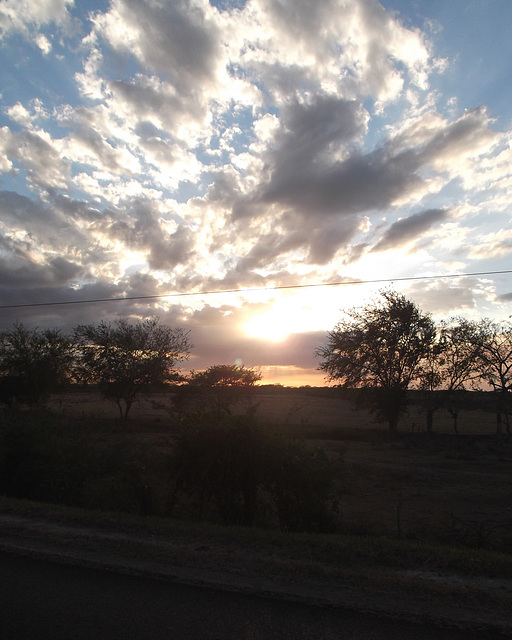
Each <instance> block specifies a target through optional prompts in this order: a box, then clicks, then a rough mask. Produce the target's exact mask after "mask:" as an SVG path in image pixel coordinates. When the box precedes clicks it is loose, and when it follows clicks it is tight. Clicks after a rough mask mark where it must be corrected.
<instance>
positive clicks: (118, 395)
mask: <svg viewBox="0 0 512 640" xmlns="http://www.w3.org/2000/svg"><path fill="white" fill-rule="evenodd" d="M75 335H76V337H77V340H78V341H79V344H80V365H81V369H82V373H83V377H84V379H86V380H89V381H91V382H95V383H97V384H98V385H99V387H100V390H101V392H102V394H103V396H104V397H106V398H108V399H110V400H113V401H114V402H115V403H116V404H117V406H118V407H119V413H120V416H121V419H123V420H127V419H128V414H129V412H130V408H131V406H132V404H133V402H134V401H135V400H136V399H137V398H138V397H139V396H140V395H141V394H143V393H145V392H147V391H148V390H149V388H150V386H151V385H154V384H159V383H163V382H166V381H171V380H173V378H174V377H175V376H176V375H177V369H176V363H177V362H179V361H182V360H185V359H186V358H188V355H189V351H190V349H191V348H192V345H191V344H190V343H189V341H188V334H187V333H186V332H185V331H183V329H179V328H172V327H170V326H168V325H161V324H159V320H158V318H152V319H148V320H141V321H138V322H136V323H129V322H128V320H126V319H121V320H117V321H116V322H114V323H110V322H100V323H99V324H98V325H93V324H89V325H79V326H78V327H76V329H75Z"/></svg>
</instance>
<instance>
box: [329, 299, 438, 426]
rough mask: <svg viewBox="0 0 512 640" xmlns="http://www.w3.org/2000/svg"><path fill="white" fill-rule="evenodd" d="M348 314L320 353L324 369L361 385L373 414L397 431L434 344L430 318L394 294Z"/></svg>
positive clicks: (344, 383) (349, 383)
mask: <svg viewBox="0 0 512 640" xmlns="http://www.w3.org/2000/svg"><path fill="white" fill-rule="evenodd" d="M380 295H381V300H377V301H375V302H373V303H371V304H368V305H367V306H365V307H363V308H360V309H358V308H354V309H351V310H349V311H348V312H347V314H346V315H347V318H346V319H344V320H342V321H341V322H339V323H338V324H337V325H336V327H335V328H334V330H333V331H331V332H329V334H328V340H327V344H326V345H325V346H324V347H320V348H319V349H317V355H318V356H320V357H321V358H323V362H322V363H321V364H320V366H319V369H320V370H321V371H325V373H326V374H327V376H328V378H329V380H331V381H332V380H340V381H341V384H342V386H343V387H346V388H352V387H360V388H362V389H363V390H364V394H363V397H364V401H365V403H366V404H367V407H368V408H369V410H370V411H371V412H372V413H373V414H374V415H375V416H376V417H377V419H378V420H383V421H386V422H387V423H388V426H389V430H390V431H395V430H396V429H397V427H398V420H399V418H400V416H401V415H402V413H403V412H404V411H405V409H406V407H407V390H408V388H409V387H410V385H411V383H412V382H413V381H414V380H415V379H416V377H417V375H418V373H419V367H420V364H421V362H422V361H423V360H424V358H425V357H426V355H427V354H428V352H429V350H430V348H431V347H432V344H433V342H434V340H435V335H436V331H435V325H434V323H433V321H432V319H431V318H430V316H428V315H425V314H423V313H422V312H421V311H420V310H419V309H418V307H417V306H416V305H415V304H414V303H413V302H411V301H410V300H407V299H406V298H405V297H404V296H403V295H401V294H399V293H397V292H395V291H388V290H386V291H382V292H381V294H380Z"/></svg>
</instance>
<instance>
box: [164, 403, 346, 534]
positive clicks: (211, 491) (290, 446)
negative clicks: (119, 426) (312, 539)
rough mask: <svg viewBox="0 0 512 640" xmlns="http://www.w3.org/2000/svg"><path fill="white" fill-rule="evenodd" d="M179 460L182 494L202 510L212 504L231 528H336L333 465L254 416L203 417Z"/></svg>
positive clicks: (187, 432)
mask: <svg viewBox="0 0 512 640" xmlns="http://www.w3.org/2000/svg"><path fill="white" fill-rule="evenodd" d="M174 461H175V463H174V470H175V472H176V477H175V481H176V488H177V491H179V492H184V493H187V494H189V495H191V496H195V497H196V498H198V500H199V503H200V507H201V508H202V507H204V506H205V505H207V504H208V503H210V502H213V503H214V504H215V506H216V508H217V511H218V514H219V516H220V518H221V520H222V521H223V522H224V523H225V524H243V525H252V524H254V523H255V522H261V521H262V520H264V519H265V518H266V519H267V520H268V519H271V520H274V521H276V522H277V523H278V524H279V526H280V527H281V528H282V529H284V530H288V531H320V532H324V531H329V530H332V529H333V528H334V527H335V516H336V508H335V507H336V499H335V495H336V491H335V478H336V466H335V465H334V463H333V462H332V461H330V460H329V459H328V458H327V455H326V454H325V453H324V452H322V451H318V450H312V449H310V448H308V447H306V446H305V445H303V444H301V443H298V442H295V441H292V440H286V439H284V438H281V437H278V436H275V435H273V434H271V433H270V432H269V431H268V430H267V429H265V428H264V427H263V426H262V425H260V424H259V423H258V422H256V421H255V420H254V419H252V418H251V417H249V416H232V417H226V416H221V415H218V414H215V413H212V414H207V415H203V416H201V417H200V418H198V419H197V421H196V422H195V424H194V425H193V426H189V427H185V428H184V429H183V431H182V433H181V435H180V436H179V438H178V442H177V446H176V450H175V453H174Z"/></svg>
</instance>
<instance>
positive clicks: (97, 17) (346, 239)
mask: <svg viewBox="0 0 512 640" xmlns="http://www.w3.org/2000/svg"><path fill="white" fill-rule="evenodd" d="M216 4H219V3H210V2H207V1H206V0H192V1H188V0H187V1H185V0H173V1H172V2H167V1H164V0H112V1H111V2H107V1H105V2H98V3H96V4H95V6H94V9H92V10H91V9H87V8H86V7H85V6H84V5H82V4H81V3H75V2H73V0H51V1H50V0H45V1H41V0H38V1H37V2H36V1H35V0H31V1H29V0H20V1H19V2H14V1H11V0H4V2H3V3H0V38H1V39H2V47H3V49H2V51H3V53H4V54H6V53H7V52H9V51H10V49H9V47H11V46H12V47H19V46H21V45H19V43H18V41H17V40H16V38H17V37H19V36H21V38H22V40H25V42H26V43H27V44H26V45H24V46H26V47H27V49H26V51H27V52H29V51H30V53H27V54H26V55H27V56H29V55H30V56H36V57H35V58H31V59H30V60H31V63H30V64H29V62H27V61H28V60H29V58H28V57H27V60H25V61H24V60H23V59H21V60H20V61H19V62H18V61H16V65H19V69H18V70H17V73H18V74H19V75H20V77H23V74H25V80H26V82H25V87H24V89H23V90H21V89H20V88H19V87H18V89H17V91H16V92H14V89H13V92H14V93H11V92H10V90H9V87H7V89H6V90H5V91H4V93H3V94H2V96H1V97H0V100H1V103H0V118H1V120H0V125H1V126H0V172H1V173H0V189H2V191H1V192H0V276H1V277H0V280H1V283H2V284H1V287H0V302H1V303H2V304H21V303H24V302H27V301H36V302H40V301H45V300H79V299H91V298H95V297H98V298H111V297H119V296H127V295H131V296H137V295H146V296H148V295H149V296H151V295H162V294H165V293H169V292H177V291H186V292H192V291H201V290H202V291H204V290H222V289H232V288H233V289H235V288H250V287H262V286H283V285H296V284H301V283H311V282H322V281H340V280H342V279H343V278H347V279H349V280H359V279H360V280H365V279H377V278H376V270H377V271H378V273H377V276H381V277H387V276H389V277H393V276H395V277H397V278H400V277H402V276H410V275H420V276H421V275H433V274H438V273H441V274H442V273H452V272H454V271H453V270H456V271H484V270H489V269H493V268H494V266H495V265H496V269H498V268H501V269H505V268H506V266H507V262H506V261H507V258H508V256H509V255H510V251H511V246H512V239H511V237H510V232H508V227H509V226H510V198H509V193H510V186H511V183H512V174H511V169H510V167H511V166H512V165H511V162H510V160H511V148H512V145H511V135H512V134H511V133H510V131H506V130H505V129H506V127H504V126H503V125H502V124H501V123H500V124H498V123H497V122H496V119H495V118H494V117H493V116H492V115H491V111H490V109H489V108H488V107H486V106H484V105H475V104H468V105H461V106H460V107H459V106H458V105H459V102H458V100H457V99H456V98H454V97H453V96H441V95H440V93H439V91H438V90H434V89H433V88H432V84H433V83H435V81H437V79H439V78H440V77H441V76H442V74H443V73H445V72H446V70H447V69H449V68H450V64H451V61H450V60H447V59H440V58H439V57H437V55H436V47H435V38H436V33H435V32H434V31H432V30H429V32H428V33H427V32H426V31H422V30H420V28H417V27H407V26H406V25H405V23H404V22H403V21H402V20H400V18H399V16H398V15H397V14H395V13H393V12H390V11H387V10H385V9H384V8H383V7H382V6H381V5H380V4H379V3H378V2H377V1H376V0H350V1H349V2H345V1H341V0H320V1H318V2H309V1H305V0H304V1H303V0H269V1H267V0H265V1H263V0H248V1H247V2H241V3H236V2H232V3H231V2H228V3H222V7H223V8H222V9H221V8H218V7H217V6H215V5H216ZM28 43H30V44H28ZM33 45H35V48H34V46H33ZM13 50H14V49H13ZM0 55H2V52H1V51H0ZM31 65H32V67H33V68H34V70H32V68H31ZM57 72H58V74H61V75H60V76H58V77H61V78H65V82H62V83H61V84H60V85H59V90H58V91H50V90H49V89H48V90H47V89H41V87H42V86H43V85H48V86H49V85H50V81H51V78H52V77H53V76H52V74H54V73H57ZM36 73H39V74H40V75H41V77H40V78H37V82H35V76H34V75H33V74H36ZM45 74H46V76H45ZM46 80H47V81H46ZM443 105H444V106H443ZM384 252H386V253H384ZM383 260H385V261H386V262H383ZM379 261H380V262H379ZM412 268H414V269H415V270H416V271H417V272H415V273H414V274H411V272H410V269H412ZM506 286H507V285H506V284H502V285H501V289H500V291H496V290H495V289H494V285H493V284H492V283H489V282H486V281H484V280H474V281H470V280H464V281H460V282H458V283H455V282H453V283H452V282H451V283H449V284H448V283H446V282H435V283H430V284H428V285H427V284H426V283H418V285H417V286H416V287H413V288H411V289H410V291H411V293H412V294H413V295H414V296H415V299H417V300H418V301H419V302H421V303H424V305H425V307H426V308H427V310H430V311H432V312H433V313H439V314H446V313H448V312H450V311H452V310H454V311H461V310H465V311H467V312H468V313H474V314H477V313H478V312H479V311H480V310H487V309H488V307H489V305H490V304H495V305H497V308H499V309H500V310H501V309H503V308H505V307H506V304H507V302H508V300H509V295H510V294H509V292H508V291H506V290H502V289H503V287H505V288H506ZM254 295H255V294H246V295H243V294H240V295H239V296H238V298H237V302H236V304H234V303H232V302H228V303H226V304H224V303H223V302H221V301H219V302H215V303H213V302H212V301H211V299H208V298H197V299H194V300H193V301H192V300H191V306H190V307H186V306H184V305H185V303H184V302H179V303H176V304H174V302H173V303H172V304H171V301H168V302H165V301H159V300H154V301H152V302H151V303H147V304H146V305H144V304H142V303H140V304H139V303H138V302H136V301H133V302H132V303H130V304H128V303H126V304H125V303H123V305H124V306H123V305H120V306H119V307H118V308H116V309H115V310H114V309H113V307H111V308H110V309H107V308H106V307H101V308H100V307H98V308H97V310H96V311H92V310H90V309H88V310H87V311H85V310H84V309H85V307H84V308H80V309H78V306H70V307H69V308H68V307H66V308H64V307H62V308H61V311H62V314H61V315H59V316H58V317H60V318H62V319H63V320H64V321H65V322H66V323H68V324H72V322H73V318H78V317H80V318H82V316H83V315H85V316H87V315H90V317H91V319H98V317H109V315H111V314H112V313H115V314H122V313H127V314H129V315H130V314H131V315H133V316H137V315H141V314H142V315H144V314H151V313H154V312H156V313H158V314H159V315H162V317H165V318H167V319H168V320H169V321H170V322H178V321H182V322H183V323H186V325H187V326H188V327H190V328H191V329H192V331H193V334H194V335H193V338H192V341H193V342H194V343H195V344H196V345H200V349H201V355H197V356H194V357H195V358H196V360H197V362H201V363H202V366H203V365H204V366H208V365H209V364H211V363H212V362H226V361H234V359H236V358H243V359H244V362H245V361H246V360H247V363H248V364H250V366H252V365H253V364H254V365H256V364H261V365H262V366H263V365H264V366H273V367H284V366H292V365H294V366H296V367H298V369H299V370H300V371H302V370H303V369H304V368H305V369H307V368H308V367H309V368H310V369H311V367H312V353H313V352H314V348H315V346H318V341H319V340H320V341H321V339H320V333H321V331H324V330H325V329H328V328H329V327H328V326H327V327H326V326H323V324H322V322H321V320H320V319H319V320H318V326H317V327H310V328H309V329H307V330H304V331H299V332H297V333H295V334H292V335H290V336H289V338H287V339H285V340H282V341H280V342H278V343H276V342H274V343H272V344H271V345H269V344H268V343H267V342H265V340H264V339H263V338H258V339H256V338H250V337H248V336H247V334H246V332H244V331H243V330H242V329H240V327H243V325H244V323H245V322H247V321H248V319H249V318H250V317H251V316H254V314H256V313H259V312H261V311H262V309H261V308H259V307H257V305H258V304H260V305H264V307H265V309H267V310H271V309H272V305H273V304H274V302H275V301H272V300H271V299H269V300H265V301H264V302H254ZM304 295H305V296H306V295H307V293H306V292H304ZM322 304H323V305H325V309H326V311H325V313H324V316H325V317H328V318H331V317H332V309H333V308H334V307H335V305H336V304H338V303H336V302H334V301H333V299H332V296H329V294H328V293H326V294H325V299H324V301H322V302H321V303H319V305H320V306H321V305H322ZM338 306H339V305H338ZM298 308H300V307H298ZM13 313H14V312H13ZM27 313H30V314H32V313H35V311H34V312H33V311H27ZM40 313H46V316H45V318H46V320H45V321H47V322H50V321H51V320H52V319H55V318H56V317H57V316H56V315H54V314H53V315H52V312H51V311H50V310H48V311H43V310H40ZM10 318H11V316H10V315H9V314H7V315H6V322H7V321H9V320H10ZM301 341H302V342H301ZM315 341H316V344H313V342H315ZM197 349H198V354H199V347H197ZM208 358H210V360H209V361H207V360H208ZM313 366H314V365H313Z"/></svg>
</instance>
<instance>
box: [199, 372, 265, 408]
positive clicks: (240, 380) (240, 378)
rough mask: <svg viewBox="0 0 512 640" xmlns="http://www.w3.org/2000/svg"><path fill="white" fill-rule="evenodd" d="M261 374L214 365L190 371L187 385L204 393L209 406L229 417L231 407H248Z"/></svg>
mask: <svg viewBox="0 0 512 640" xmlns="http://www.w3.org/2000/svg"><path fill="white" fill-rule="evenodd" d="M259 380H261V373H259V372H258V371H255V370H254V369H250V368H248V367H244V366H243V365H236V364H216V365H213V366H211V367H209V368H208V369H206V370H205V371H192V372H191V374H190V379H189V383H190V385H191V386H192V387H195V388H200V389H201V391H202V392H203V393H206V394H207V396H208V398H209V401H210V404H211V405H213V407H214V408H215V409H219V410H220V411H222V412H225V413H227V414H229V415H231V412H232V408H233V405H236V404H245V405H246V406H249V405H250V400H251V398H252V393H253V388H254V385H255V384H256V382H258V381H259Z"/></svg>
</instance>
